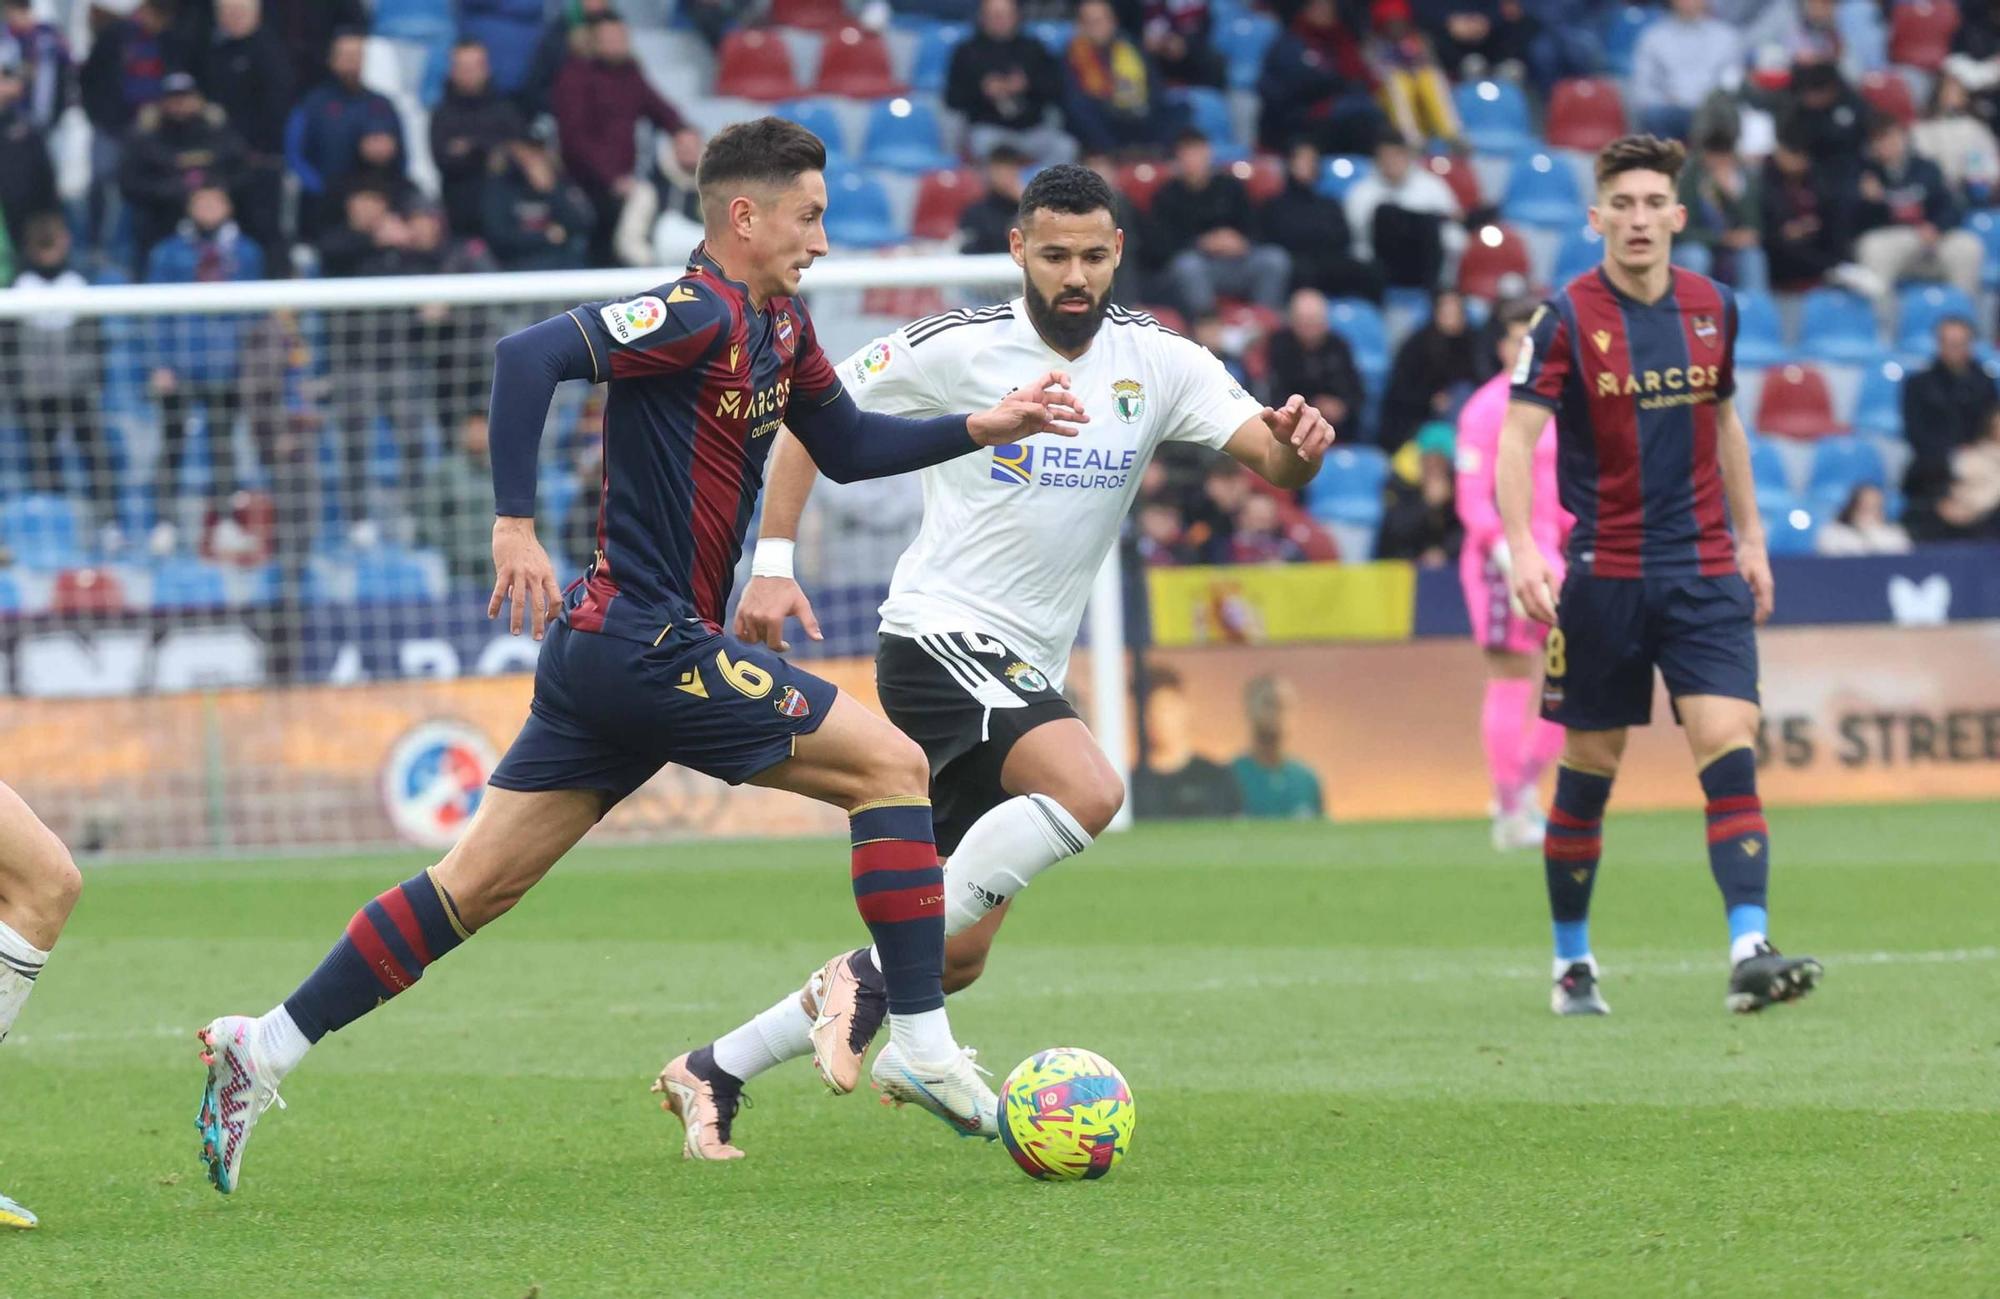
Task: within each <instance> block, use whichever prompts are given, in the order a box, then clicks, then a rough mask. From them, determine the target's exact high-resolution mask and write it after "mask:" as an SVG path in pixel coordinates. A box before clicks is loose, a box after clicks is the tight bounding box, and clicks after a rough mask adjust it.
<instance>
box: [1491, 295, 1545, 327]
mask: <svg viewBox="0 0 2000 1299" xmlns="http://www.w3.org/2000/svg"><path fill="white" fill-rule="evenodd" d="M1541 309H1542V306H1541V304H1540V303H1539V302H1536V301H1535V300H1534V299H1533V298H1515V299H1514V300H1513V301H1512V302H1503V303H1501V304H1500V310H1498V311H1496V312H1494V313H1493V314H1494V318H1495V319H1496V320H1498V321H1499V322H1500V327H1501V328H1502V329H1507V328H1510V327H1512V326H1514V325H1525V324H1527V323H1528V322H1530V321H1532V320H1533V319H1534V318H1535V313H1536V312H1538V311H1540V310H1541Z"/></svg>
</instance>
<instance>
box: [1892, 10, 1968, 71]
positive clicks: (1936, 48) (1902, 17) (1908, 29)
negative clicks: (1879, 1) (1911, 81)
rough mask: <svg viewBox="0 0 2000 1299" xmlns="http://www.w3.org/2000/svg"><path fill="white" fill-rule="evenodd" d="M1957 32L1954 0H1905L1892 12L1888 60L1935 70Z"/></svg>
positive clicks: (1949, 48) (1947, 52)
mask: <svg viewBox="0 0 2000 1299" xmlns="http://www.w3.org/2000/svg"><path fill="white" fill-rule="evenodd" d="M1957 34H1958V6H1957V5H1955V4H1953V3H1952V0H1905V3H1903V4H1899V5H1897V6H1896V8H1895V10H1894V11H1893V12H1891V13H1890V15H1889V62H1891V63H1901V64H1905V65H1907V66H1909V67H1912V68H1921V69H1922V70H1923V71H1925V72H1936V71H1937V70H1938V66H1939V65H1940V64H1942V63H1943V62H1944V56H1945V55H1947V54H1949V53H1951V38H1952V37H1953V36H1956V35H1957Z"/></svg>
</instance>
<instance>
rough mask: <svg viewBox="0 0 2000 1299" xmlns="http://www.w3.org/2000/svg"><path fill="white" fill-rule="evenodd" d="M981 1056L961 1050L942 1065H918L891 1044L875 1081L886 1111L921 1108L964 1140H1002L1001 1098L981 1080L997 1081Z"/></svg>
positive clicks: (881, 1055)
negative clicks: (887, 1107)
mask: <svg viewBox="0 0 2000 1299" xmlns="http://www.w3.org/2000/svg"><path fill="white" fill-rule="evenodd" d="M978 1054H979V1053H978V1052H976V1051H974V1050H973V1049H972V1048H971V1047H969V1046H968V1047H961V1048H960V1049H959V1053H958V1054H957V1055H955V1056H952V1057H951V1058H950V1059H948V1060H944V1061H941V1062H939V1063H937V1064H934V1065H931V1064H918V1063H917V1062H916V1061H914V1060H911V1059H910V1058H909V1057H908V1056H906V1055H904V1054H903V1049H902V1048H901V1047H899V1046H897V1045H896V1043H895V1042H894V1041H891V1042H890V1043H889V1044H888V1045H887V1046H885V1047H883V1048H882V1049H881V1050H880V1051H877V1052H876V1053H875V1067H874V1069H873V1070H872V1071H871V1073H870V1076H871V1077H873V1078H874V1080H875V1086H876V1088H877V1089H878V1090H880V1091H881V1093H882V1103H883V1104H885V1105H905V1104H908V1105H917V1106H921V1107H922V1108H924V1109H927V1110H929V1111H930V1112H931V1113H933V1114H935V1115H937V1116H938V1117H939V1118H941V1119H943V1120H944V1121H945V1122H946V1123H949V1124H950V1125H951V1127H952V1130H953V1131H955V1132H957V1133H958V1134H959V1135H960V1136H962V1137H985V1138H986V1139H987V1140H988V1141H997V1140H998V1139H999V1137H1000V1098H999V1097H998V1096H996V1095H994V1094H993V1089H992V1088H991V1087H988V1086H987V1085H986V1083H985V1081H984V1079H983V1078H982V1077H981V1075H982V1074H984V1075H985V1076H986V1077H988V1078H990V1077H992V1074H991V1073H989V1072H988V1071H987V1070H985V1069H982V1068H980V1067H979V1066H978V1065H977V1064H976V1063H974V1060H975V1059H976V1057H977V1056H978Z"/></svg>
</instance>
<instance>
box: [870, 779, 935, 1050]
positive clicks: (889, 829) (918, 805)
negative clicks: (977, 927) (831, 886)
mask: <svg viewBox="0 0 2000 1299" xmlns="http://www.w3.org/2000/svg"><path fill="white" fill-rule="evenodd" d="M848 826H849V828H850V830H851V831H852V833H853V841H854V905H855V906H856V907H857V908H858V909H859V910H860V912H861V918H862V919H863V920H865V921H867V922H868V932H869V933H870V934H872V935H874V938H875V951H876V954H877V955H878V956H880V957H881V960H882V981H883V982H884V983H885V984H886V985H887V986H888V995H889V1013H890V1014H892V1015H916V1014H921V1013H922V1012H924V1011H927V1010H938V1009H941V1008H942V1007H943V1006H944V867H943V866H942V865H941V864H940V863H939V862H938V855H937V844H936V842H935V841H934V840H933V839H932V838H931V803H930V800H929V799H927V798H884V799H878V800H877V801H875V802H873V803H863V804H862V805H861V806H860V807H857V808H855V809H854V811H853V812H852V813H850V814H849V819H848Z"/></svg>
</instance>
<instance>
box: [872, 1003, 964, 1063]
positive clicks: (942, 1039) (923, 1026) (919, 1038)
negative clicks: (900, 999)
mask: <svg viewBox="0 0 2000 1299" xmlns="http://www.w3.org/2000/svg"><path fill="white" fill-rule="evenodd" d="M889 1040H890V1041H891V1042H894V1043H895V1044H896V1046H897V1048H898V1049H900V1050H901V1051H902V1053H903V1054H904V1055H906V1056H908V1057H909V1058H910V1059H912V1060H914V1061H916V1062H917V1063H918V1064H942V1063H943V1062H944V1061H946V1060H949V1059H951V1058H952V1057H953V1056H955V1055H957V1054H958V1040H957V1039H956V1038H954V1037H953V1036H952V1035H951V1021H950V1020H949V1019H947V1018H945V1013H944V1007H943V1006H939V1007H938V1008H937V1009H936V1010H926V1011H923V1012H921V1013H919V1014H915V1015H891V1016H889Z"/></svg>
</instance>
